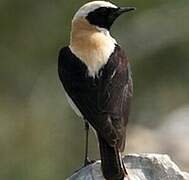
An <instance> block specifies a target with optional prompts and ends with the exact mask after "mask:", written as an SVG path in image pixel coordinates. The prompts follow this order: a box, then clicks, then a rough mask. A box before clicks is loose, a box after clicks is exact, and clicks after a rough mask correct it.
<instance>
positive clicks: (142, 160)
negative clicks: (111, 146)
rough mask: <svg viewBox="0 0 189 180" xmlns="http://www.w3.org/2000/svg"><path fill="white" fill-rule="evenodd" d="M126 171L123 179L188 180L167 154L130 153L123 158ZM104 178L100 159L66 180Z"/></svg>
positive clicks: (186, 175) (97, 179) (100, 179)
mask: <svg viewBox="0 0 189 180" xmlns="http://www.w3.org/2000/svg"><path fill="white" fill-rule="evenodd" d="M123 160H124V163H125V165H126V168H127V171H128V177H126V178H125V180H189V174H188V173H185V172H182V171H181V170H180V169H179V168H178V166H177V165H176V164H175V163H174V162H173V161H171V159H170V157H169V156H168V155H161V154H131V155H127V156H125V157H124V158H123ZM94 179H95V180H104V178H103V176H102V172H101V168H100V161H97V162H95V163H94V164H91V165H89V166H87V167H84V168H82V169H80V170H79V171H77V172H76V173H75V174H74V175H72V176H71V177H70V178H68V179H67V180H94Z"/></svg>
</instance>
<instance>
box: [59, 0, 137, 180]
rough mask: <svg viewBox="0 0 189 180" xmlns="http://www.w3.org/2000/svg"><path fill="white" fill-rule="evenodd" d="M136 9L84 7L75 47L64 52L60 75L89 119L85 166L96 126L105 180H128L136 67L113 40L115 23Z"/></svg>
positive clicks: (75, 25)
mask: <svg viewBox="0 0 189 180" xmlns="http://www.w3.org/2000/svg"><path fill="white" fill-rule="evenodd" d="M132 10H135V7H120V6H117V5H115V4H113V3H112V2H109V1H91V2H88V3H86V4H84V5H83V6H81V7H80V8H79V10H77V12H76V13H75V15H74V16H73V19H72V22H71V32H70V42H69V45H68V46H65V47H63V48H61V49H60V51H59V55H58V75H59V78H60V81H61V82H62V84H63V87H64V90H65V93H66V97H67V99H68V102H69V104H70V105H71V107H72V108H73V109H74V111H75V112H76V114H77V115H78V116H80V117H82V118H83V119H84V122H85V128H86V143H85V165H87V164H88V163H90V161H89V159H88V131H89V126H91V127H92V128H93V129H94V130H95V132H96V134H97V139H98V142H99V149H100V157H101V169H102V173H103V176H104V178H105V179H107V180H122V179H124V177H125V176H127V174H128V173H127V170H126V167H125V166H124V163H123V160H122V153H123V151H124V149H125V142H126V127H127V123H128V117H129V112H130V104H131V99H132V96H133V83H132V73H131V68H130V64H129V62H128V58H127V55H126V53H125V51H124V50H123V49H122V48H121V46H120V45H119V44H118V42H117V41H116V39H115V38H113V36H112V35H111V32H110V31H111V27H112V25H113V23H114V21H115V20H116V19H117V18H118V17H119V16H120V15H121V14H123V13H127V12H129V11H132Z"/></svg>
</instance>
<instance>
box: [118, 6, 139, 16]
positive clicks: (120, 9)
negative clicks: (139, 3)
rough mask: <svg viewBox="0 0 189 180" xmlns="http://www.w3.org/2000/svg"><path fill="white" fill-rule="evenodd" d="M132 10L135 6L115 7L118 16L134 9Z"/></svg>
mask: <svg viewBox="0 0 189 180" xmlns="http://www.w3.org/2000/svg"><path fill="white" fill-rule="evenodd" d="M134 10H136V8H135V7H121V8H118V9H117V11H116V14H117V15H118V16H119V15H121V14H123V13H126V12H129V11H134Z"/></svg>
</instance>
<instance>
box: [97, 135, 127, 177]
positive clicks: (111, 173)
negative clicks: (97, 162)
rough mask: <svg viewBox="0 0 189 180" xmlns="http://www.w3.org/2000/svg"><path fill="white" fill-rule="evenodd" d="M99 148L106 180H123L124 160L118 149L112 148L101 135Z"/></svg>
mask: <svg viewBox="0 0 189 180" xmlns="http://www.w3.org/2000/svg"><path fill="white" fill-rule="evenodd" d="M98 139H99V147H100V155H101V161H102V172H103V175H104V177H105V178H106V180H123V179H124V177H125V174H127V173H126V172H125V168H122V160H121V157H120V155H119V151H118V149H117V148H116V147H111V146H109V145H108V144H107V142H106V141H105V140H104V139H103V138H102V137H101V136H100V135H99V136H98Z"/></svg>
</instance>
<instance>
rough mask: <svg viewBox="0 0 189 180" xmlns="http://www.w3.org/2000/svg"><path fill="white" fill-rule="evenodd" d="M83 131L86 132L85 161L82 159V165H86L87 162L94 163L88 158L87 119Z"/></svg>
mask: <svg viewBox="0 0 189 180" xmlns="http://www.w3.org/2000/svg"><path fill="white" fill-rule="evenodd" d="M85 132H86V136H85V161H84V166H87V165H89V164H92V163H94V162H95V161H94V160H92V161H91V160H90V159H89V157H88V150H89V148H88V147H89V123H88V122H87V120H85Z"/></svg>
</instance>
